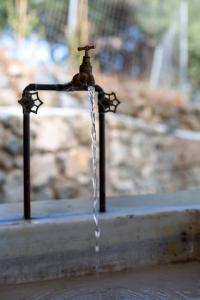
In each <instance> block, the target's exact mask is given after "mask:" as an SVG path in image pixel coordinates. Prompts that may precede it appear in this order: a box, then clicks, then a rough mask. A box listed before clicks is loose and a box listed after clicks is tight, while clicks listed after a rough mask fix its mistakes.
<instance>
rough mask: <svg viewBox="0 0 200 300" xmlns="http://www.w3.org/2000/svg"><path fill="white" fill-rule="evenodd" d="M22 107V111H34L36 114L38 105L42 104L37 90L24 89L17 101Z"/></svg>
mask: <svg viewBox="0 0 200 300" xmlns="http://www.w3.org/2000/svg"><path fill="white" fill-rule="evenodd" d="M18 103H19V104H21V106H22V108H23V112H24V113H31V112H32V113H34V114H37V112H38V109H39V107H40V106H41V105H42V104H43V102H42V100H41V99H40V98H39V95H38V92H29V91H26V92H25V93H24V94H23V95H22V98H21V99H20V100H19V101H18Z"/></svg>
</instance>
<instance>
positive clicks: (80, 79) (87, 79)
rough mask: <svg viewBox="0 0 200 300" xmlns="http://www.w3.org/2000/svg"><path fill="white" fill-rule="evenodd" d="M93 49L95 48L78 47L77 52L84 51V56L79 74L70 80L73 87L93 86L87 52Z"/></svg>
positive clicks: (93, 81)
mask: <svg viewBox="0 0 200 300" xmlns="http://www.w3.org/2000/svg"><path fill="white" fill-rule="evenodd" d="M91 49H95V46H89V45H87V46H85V47H79V48H78V51H83V50H84V51H85V55H84V56H83V61H82V64H81V65H80V67H79V73H78V74H76V75H74V77H73V79H72V84H73V85H74V86H84V87H86V86H87V87H88V86H91V85H92V86H94V85H95V80H94V76H93V74H92V65H91V63H90V56H89V54H88V52H89V50H91Z"/></svg>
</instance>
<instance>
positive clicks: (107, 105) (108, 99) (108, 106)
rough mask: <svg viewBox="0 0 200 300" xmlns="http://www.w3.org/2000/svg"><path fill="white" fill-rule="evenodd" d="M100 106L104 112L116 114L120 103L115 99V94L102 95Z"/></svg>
mask: <svg viewBox="0 0 200 300" xmlns="http://www.w3.org/2000/svg"><path fill="white" fill-rule="evenodd" d="M99 103H100V105H101V106H102V107H103V109H104V111H105V112H114V113H115V112H116V111H117V107H118V105H119V104H120V101H119V100H118V99H117V97H116V94H115V93H114V92H112V93H110V94H109V93H104V96H103V97H102V98H101V99H100V100H99Z"/></svg>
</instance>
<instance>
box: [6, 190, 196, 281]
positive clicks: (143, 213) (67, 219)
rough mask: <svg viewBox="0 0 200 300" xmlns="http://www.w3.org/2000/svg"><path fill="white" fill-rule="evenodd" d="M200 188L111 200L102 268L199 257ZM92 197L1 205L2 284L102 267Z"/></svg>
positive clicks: (103, 221) (103, 225) (105, 217)
mask: <svg viewBox="0 0 200 300" xmlns="http://www.w3.org/2000/svg"><path fill="white" fill-rule="evenodd" d="M198 195H199V190H196V191H186V192H180V193H174V194H165V195H146V196H134V197H132V196H126V197H113V198H109V199H108V207H109V209H108V212H107V213H106V214H103V215H101V217H100V226H101V239H100V269H101V271H110V270H115V269H126V268H132V267H138V266H143V265H152V264H158V263H167V262H177V261H186V260H192V259H195V258H197V257H198V255H199V236H200V234H199V233H200V230H199V220H198V219H199V209H200V200H199V196H198ZM91 205H92V201H91V200H89V199H77V200H61V201H45V202H38V203H33V216H34V218H33V220H31V221H30V222H25V221H23V220H22V219H21V212H22V205H19V204H7V205H1V206H0V240H1V251H0V283H16V282H28V281H34V280H41V279H47V278H57V277H62V276H66V275H67V276H68V275H71V274H80V273H90V272H94V270H95V263H96V255H95V253H94V244H95V239H94V224H93V220H92V215H91V212H90V211H91V209H90V207H91Z"/></svg>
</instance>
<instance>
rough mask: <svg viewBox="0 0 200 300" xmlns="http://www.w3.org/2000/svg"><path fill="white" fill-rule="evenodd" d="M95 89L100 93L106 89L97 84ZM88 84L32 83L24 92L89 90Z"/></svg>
mask: <svg viewBox="0 0 200 300" xmlns="http://www.w3.org/2000/svg"><path fill="white" fill-rule="evenodd" d="M94 87H95V91H96V92H98V93H104V90H103V89H102V87H100V86H99V85H97V84H95V86H94ZM87 90H88V86H84V85H82V86H74V85H73V84H72V82H69V83H66V84H37V83H31V84H29V85H28V86H27V87H25V89H24V91H23V94H24V93H25V92H28V91H29V92H30V91H57V92H75V91H87Z"/></svg>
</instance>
